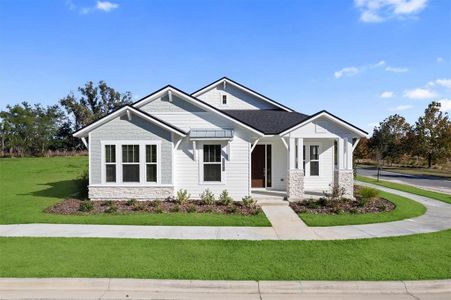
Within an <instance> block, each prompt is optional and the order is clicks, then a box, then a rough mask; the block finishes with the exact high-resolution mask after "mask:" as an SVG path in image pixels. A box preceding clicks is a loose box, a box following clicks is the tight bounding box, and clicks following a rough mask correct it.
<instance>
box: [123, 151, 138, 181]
mask: <svg viewBox="0 0 451 300" xmlns="http://www.w3.org/2000/svg"><path fill="white" fill-rule="evenodd" d="M139 177H140V176H139V145H122V181H123V182H139V181H140V180H139Z"/></svg>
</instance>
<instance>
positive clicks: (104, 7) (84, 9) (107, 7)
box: [66, 0, 119, 15]
mask: <svg viewBox="0 0 451 300" xmlns="http://www.w3.org/2000/svg"><path fill="white" fill-rule="evenodd" d="M66 6H67V8H69V9H70V10H74V11H77V12H78V13H80V14H82V15H87V14H90V13H92V12H94V11H95V10H100V11H103V12H110V11H112V10H113V9H116V8H118V7H119V4H117V3H113V2H109V1H97V3H96V6H78V5H77V4H75V2H74V1H72V0H67V1H66Z"/></svg>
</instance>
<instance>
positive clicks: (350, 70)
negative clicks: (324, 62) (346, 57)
mask: <svg viewBox="0 0 451 300" xmlns="http://www.w3.org/2000/svg"><path fill="white" fill-rule="evenodd" d="M359 72H360V71H359V69H358V68H357V67H346V68H343V69H341V70H339V71H336V72H335V73H334V76H335V78H341V77H342V76H354V75H356V74H357V73H359Z"/></svg>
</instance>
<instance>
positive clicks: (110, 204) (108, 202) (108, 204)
mask: <svg viewBox="0 0 451 300" xmlns="http://www.w3.org/2000/svg"><path fill="white" fill-rule="evenodd" d="M102 206H113V201H111V200H108V201H105V202H103V203H102Z"/></svg>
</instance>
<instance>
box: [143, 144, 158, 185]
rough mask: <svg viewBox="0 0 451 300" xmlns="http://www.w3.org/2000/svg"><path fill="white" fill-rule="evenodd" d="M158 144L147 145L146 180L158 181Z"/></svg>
mask: <svg viewBox="0 0 451 300" xmlns="http://www.w3.org/2000/svg"><path fill="white" fill-rule="evenodd" d="M157 169H158V165H157V145H146V181H147V182H157V174H158V172H157Z"/></svg>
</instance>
